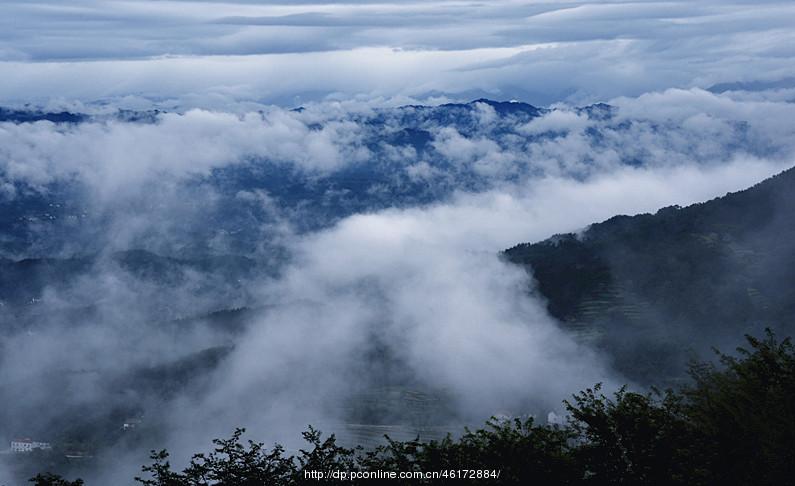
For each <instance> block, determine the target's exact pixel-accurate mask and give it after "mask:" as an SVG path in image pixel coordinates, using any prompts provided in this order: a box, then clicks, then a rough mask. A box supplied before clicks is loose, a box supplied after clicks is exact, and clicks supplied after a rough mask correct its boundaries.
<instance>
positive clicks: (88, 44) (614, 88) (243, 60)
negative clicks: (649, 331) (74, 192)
mask: <svg viewBox="0 0 795 486" xmlns="http://www.w3.org/2000/svg"><path fill="white" fill-rule="evenodd" d="M0 11H2V15H0V75H2V79H3V83H2V85H0V100H5V101H6V102H7V103H10V102H18V103H20V102H34V101H39V102H51V101H52V100H68V101H74V100H82V101H89V102H96V101H107V100H109V99H118V98H125V99H126V102H127V103H129V104H130V105H131V106H135V105H136V103H138V104H140V103H142V102H144V101H142V99H144V100H148V101H151V100H157V101H158V102H161V103H164V102H170V103H175V104H179V105H183V106H184V105H189V106H199V107H210V108H217V107H219V106H224V105H226V106H228V105H229V104H230V103H231V102H233V101H236V102H241V101H249V102H252V101H255V102H260V103H265V104H279V105H283V106H286V107H290V106H296V105H300V104H302V103H306V102H308V101H317V100H322V99H350V98H352V97H358V98H363V99H369V100H379V101H380V102H381V103H388V102H390V100H391V102H393V103H396V102H397V103H399V102H401V101H405V100H407V99H420V100H428V99H431V100H432V99H435V98H438V99H444V98H453V99H466V98H474V97H479V96H488V97H491V98H498V99H513V98H515V99H520V100H522V101H527V102H530V103H535V104H540V105H546V104H550V103H554V102H559V101H566V102H571V103H575V104H576V103H580V104H584V103H589V102H593V101H605V100H608V99H611V98H614V97H616V96H622V95H623V96H637V95H639V94H642V93H645V92H648V91H655V90H661V89H666V88H672V87H679V88H693V87H700V88H708V87H710V86H713V85H715V84H720V83H732V82H752V81H760V80H762V81H780V80H789V81H788V84H789V85H790V87H791V85H792V84H795V83H794V82H792V80H791V78H792V77H793V76H795V68H794V67H793V63H792V62H791V61H792V59H793V56H794V55H795V31H793V29H792V28H791V26H792V25H794V24H795V4H793V3H792V2H788V1H772V0H732V1H722V0H697V1H681V0H671V1H666V2H661V1H517V0H495V1H489V2H484V1H480V2H478V1H458V0H449V1H446V0H442V1H440V0H432V1H423V2H414V1H407V2H395V1H388V0H384V1H378V2H370V1H348V2H330V1H300V0H299V1H287V0H285V1H278V2H254V1H236V2H231V1H228V2H210V1H180V0H171V1H159V0H154V1H153V0H148V1H143V0H125V1H117V0H110V1H98V0H76V1H69V2H63V1H46V0H34V1H16V0H4V1H3V2H0Z"/></svg>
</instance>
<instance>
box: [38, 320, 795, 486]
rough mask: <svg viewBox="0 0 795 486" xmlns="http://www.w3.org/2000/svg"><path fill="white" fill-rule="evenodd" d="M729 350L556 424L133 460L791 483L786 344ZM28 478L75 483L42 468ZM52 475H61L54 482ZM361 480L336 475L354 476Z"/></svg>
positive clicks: (224, 445) (221, 469) (251, 475)
mask: <svg viewBox="0 0 795 486" xmlns="http://www.w3.org/2000/svg"><path fill="white" fill-rule="evenodd" d="M747 340H748V344H749V348H748V349H743V348H741V349H738V355H737V356H729V355H725V354H719V365H714V364H705V363H697V364H694V365H693V366H692V368H691V375H692V378H693V382H692V384H691V385H689V386H687V387H684V388H682V389H680V390H677V391H674V390H667V391H664V392H661V391H658V390H652V391H651V392H650V393H645V394H643V393H636V392H631V391H628V390H627V389H626V388H622V389H620V390H618V391H617V392H615V393H614V394H612V395H611V396H607V395H605V394H603V393H602V387H601V385H596V386H595V387H593V388H590V389H587V390H584V391H582V392H579V393H577V394H575V395H574V396H573V397H572V399H571V400H570V401H567V402H565V404H566V407H567V409H568V412H569V423H568V425H566V426H557V425H537V424H536V423H535V422H534V420H533V419H532V418H527V419H513V420H496V419H492V420H490V421H489V422H488V423H487V424H486V427H485V428H483V429H480V430H476V431H471V430H468V429H467V430H466V431H465V433H464V434H463V435H462V436H461V437H460V438H457V439H454V438H452V437H451V436H448V437H447V438H445V439H443V440H441V441H434V442H430V443H423V442H420V441H419V440H412V441H406V442H401V441H395V440H391V439H390V438H389V437H387V443H386V444H385V445H382V446H379V447H377V448H375V449H373V450H369V451H364V450H363V449H361V448H357V449H347V448H344V447H341V446H339V445H338V444H337V442H336V439H335V437H334V435H331V436H329V437H327V438H326V439H323V438H322V436H321V433H320V431H318V430H315V429H313V428H311V427H310V428H309V430H308V431H307V432H305V433H304V434H303V435H304V439H305V440H306V441H307V443H308V445H309V447H307V448H306V449H301V450H300V451H299V452H298V454H297V455H288V454H287V453H286V452H285V449H284V448H283V447H281V446H280V445H276V446H274V447H273V448H272V449H267V448H265V447H264V445H263V444H262V443H258V442H253V441H247V442H246V443H245V444H244V443H243V442H242V440H241V437H242V434H243V433H244V430H243V429H237V430H236V431H235V432H234V434H232V436H231V437H230V438H229V439H223V440H215V441H214V443H215V446H216V447H215V449H214V450H213V452H211V453H209V454H207V455H205V454H196V455H194V456H193V458H192V459H191V461H190V463H189V465H188V466H187V467H186V468H185V469H183V470H182V471H181V472H177V471H174V470H173V469H172V467H171V465H170V463H169V461H168V459H169V455H168V452H166V451H165V450H163V451H153V452H152V455H151V459H152V463H151V464H150V465H148V466H144V467H143V468H142V470H143V472H144V473H145V474H146V476H147V477H146V478H136V481H138V482H139V483H140V484H142V485H144V486H248V485H251V486H253V485H261V484H268V485H298V484H311V483H314V484H326V483H329V482H333V481H329V480H328V478H326V479H325V480H324V481H318V479H317V477H314V478H313V477H309V474H308V472H309V471H322V472H324V473H328V472H329V471H334V470H336V471H345V472H348V473H350V472H366V471H378V470H380V471H401V472H433V471H448V472H454V471H462V470H491V471H495V470H497V471H499V478H490V479H450V478H444V477H443V478H442V479H411V480H395V481H392V482H391V483H392V484H447V483H450V484H453V483H454V484H484V482H486V483H491V484H517V485H518V484H528V483H530V482H532V483H534V484H543V485H581V484H583V485H585V484H587V485H597V486H598V485H614V484H627V485H649V486H656V485H685V484H686V485H705V486H706V485H716V486H717V485H735V484H737V485H748V484H762V485H773V484H775V485H788V484H795V474H794V473H795V470H794V469H793V468H795V348H794V347H793V345H792V342H791V341H790V340H789V339H785V340H783V341H778V340H776V338H775V336H774V335H773V333H772V332H770V331H768V333H767V335H766V337H765V338H764V339H756V338H753V337H747ZM31 481H34V482H35V484H36V485H41V486H45V485H52V486H79V485H81V484H82V482H80V481H79V480H77V481H76V482H68V481H64V480H62V479H60V478H58V477H56V476H52V475H44V476H42V475H39V476H37V477H36V478H34V479H33V480H31ZM59 481H60V482H59ZM371 481H372V480H368V479H362V480H360V481H358V480H355V481H351V480H350V479H348V480H346V481H344V482H345V483H347V484H365V483H369V482H371Z"/></svg>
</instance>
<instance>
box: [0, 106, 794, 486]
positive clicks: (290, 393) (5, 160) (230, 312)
mask: <svg viewBox="0 0 795 486" xmlns="http://www.w3.org/2000/svg"><path fill="white" fill-rule="evenodd" d="M610 105H611V106H613V107H614V108H612V109H611V110H616V111H615V112H614V113H613V114H611V115H609V116H608V115H606V114H605V113H604V110H606V108H594V109H592V112H590V113H589V112H588V111H584V110H580V109H578V108H576V107H570V106H556V107H553V108H551V109H549V110H544V111H542V112H540V113H539V114H537V115H532V116H530V115H528V116H529V118H527V119H522V118H521V116H523V115H516V114H505V113H500V112H498V111H497V110H496V109H495V108H494V107H493V106H491V105H489V104H486V103H474V104H472V105H466V108H455V107H454V108H451V109H458V110H461V113H462V114H461V115H460V116H459V117H458V118H456V119H455V121H452V122H451V121H444V120H442V121H439V119H437V118H434V117H432V116H427V117H425V115H423V114H422V112H421V110H418V109H416V108H407V109H402V110H403V111H400V110H398V109H394V108H392V107H377V106H372V104H370V103H350V104H345V103H342V104H340V103H333V102H332V103H326V104H324V103H320V104H314V105H309V106H308V107H307V108H306V109H305V110H304V111H289V110H284V109H281V108H277V107H270V108H268V109H267V110H265V111H261V112H253V113H247V114H238V113H235V114H233V113H220V112H215V111H208V110H191V111H187V112H184V113H179V112H177V113H167V114H161V113H156V114H154V115H151V114H150V115H151V116H150V117H148V118H147V119H146V120H144V121H128V120H123V119H119V118H118V117H116V116H115V115H113V116H111V115H108V114H107V113H109V112H108V111H107V110H106V111H105V112H104V113H103V112H97V113H95V114H93V115H91V116H92V117H93V118H90V119H89V120H88V121H86V122H83V123H78V124H72V125H68V124H56V123H51V122H46V121H40V122H35V123H12V122H6V123H2V124H0V140H1V141H2V142H3V143H2V144H0V147H2V148H0V164H1V165H0V174H2V182H3V185H2V187H3V188H4V189H3V193H2V194H3V196H2V197H3V198H4V199H3V203H4V204H5V205H6V207H8V208H17V207H18V206H15V204H16V205H22V207H23V209H22V210H21V211H23V214H24V215H26V217H27V218H28V219H24V220H20V221H22V222H21V223H18V229H19V235H16V236H14V235H9V236H7V237H6V240H5V241H4V245H3V247H2V251H3V256H4V257H5V258H6V259H5V260H3V264H4V265H7V268H8V269H9V270H8V271H9V272H11V271H12V269H14V268H18V267H17V266H18V265H20V264H21V263H20V262H25V261H28V262H36V263H29V264H30V265H31V267H30V268H34V269H35V272H34V271H33V270H26V271H27V272H29V273H27V275H29V276H30V275H38V276H39V277H40V278H39V280H35V279H31V280H30V282H26V283H25V285H22V286H16V285H15V284H14V283H13V282H11V283H9V282H5V285H6V287H4V288H5V291H4V292H5V293H4V295H3V298H2V305H3V309H4V310H7V312H5V313H4V314H3V317H2V323H3V325H4V327H3V334H2V341H0V351H1V354H0V393H2V395H3V396H4V397H12V396H15V397H18V399H16V400H14V401H12V405H11V406H9V407H7V408H6V410H5V411H4V412H3V414H2V429H0V438H2V439H10V437H11V436H16V435H23V436H24V435H36V437H43V438H45V439H50V440H58V439H60V437H69V436H79V437H82V438H83V440H84V441H85V442H88V443H90V442H91V441H92V440H96V441H105V440H107V437H103V438H96V437H94V438H91V437H93V435H92V434H95V432H85V431H81V430H79V429H80V428H81V427H86V428H88V427H89V424H93V425H94V426H96V424H100V426H99V428H100V429H103V428H104V429H103V430H112V431H113V432H112V433H110V436H112V437H113V443H112V445H111V446H110V447H109V448H107V449H106V450H104V451H102V452H100V453H97V454H96V457H94V458H93V461H94V462H93V463H92V464H93V466H92V467H91V468H90V469H89V470H86V471H81V474H82V475H83V477H84V478H86V479H87V480H88V481H90V482H93V483H95V484H126V483H127V482H129V480H130V479H129V478H132V477H133V476H134V475H135V474H136V473H137V472H138V470H139V466H140V464H143V463H145V462H146V456H147V452H148V450H149V449H151V448H163V447H168V448H169V449H170V450H171V451H172V452H173V454H174V457H188V455H189V454H190V453H192V452H196V451H197V450H199V449H200V448H201V447H202V445H204V444H209V441H210V439H212V438H215V437H222V436H225V435H228V434H229V433H231V432H232V431H233V430H234V428H235V427H246V428H247V430H248V433H249V435H250V436H251V437H252V438H256V439H258V440H262V441H265V442H266V443H269V444H272V443H273V442H276V441H278V442H280V443H283V444H285V445H286V446H287V447H288V448H296V447H297V446H298V445H299V444H300V442H299V439H300V431H301V430H304V429H305V428H306V426H307V425H309V424H312V425H316V426H318V427H320V428H321V429H322V430H324V432H329V433H333V432H338V433H340V436H341V437H342V438H345V427H346V425H350V424H367V423H370V424H373V423H376V422H377V424H378V425H401V426H404V427H406V428H407V429H408V430H409V431H411V432H412V433H413V432H415V431H417V432H418V433H422V434H433V433H438V431H439V430H446V431H450V432H453V433H456V432H457V431H461V430H462V429H463V427H464V426H465V425H479V424H481V423H482V422H483V421H484V420H486V419H488V418H489V417H490V416H491V415H495V414H500V415H508V416H522V415H528V414H531V415H535V416H537V417H540V418H542V419H544V418H545V417H546V416H547V413H548V412H550V411H556V412H558V413H562V412H561V409H562V405H561V401H562V400H563V399H566V398H567V397H569V396H570V394H571V393H573V392H575V391H577V390H580V389H583V388H585V387H589V386H592V385H594V384H595V383H604V384H605V388H606V389H607V390H611V389H615V388H617V387H619V386H621V385H623V384H625V383H627V379H626V377H623V376H621V375H620V374H619V373H617V372H616V371H615V370H613V369H611V367H610V361H609V359H608V358H607V357H606V356H604V355H602V354H600V352H599V350H597V349H594V348H593V347H591V346H589V344H588V343H585V342H581V341H580V340H578V339H577V338H576V336H574V335H572V334H571V333H569V332H567V331H566V330H565V329H564V328H563V327H562V326H561V325H560V323H558V322H556V320H555V319H554V318H552V317H551V316H550V315H549V314H548V313H547V311H546V303H545V301H544V300H543V298H542V297H541V296H540V295H539V294H538V292H536V291H534V290H533V288H534V283H533V279H532V275H531V274H527V273H526V272H525V271H524V270H523V269H522V268H520V267H517V266H515V265H512V264H510V263H508V262H506V261H504V260H503V259H501V257H500V255H499V253H500V251H502V250H504V249H506V248H509V247H511V246H513V245H515V244H517V243H520V242H535V241H540V240H543V239H546V238H548V237H550V236H552V235H554V234H557V233H564V232H577V231H580V230H583V229H584V228H586V227H587V226H588V225H589V224H591V223H594V222H599V221H602V220H604V219H607V218H609V217H611V216H613V215H615V214H637V213H644V212H654V211H656V210H657V209H659V208H661V207H665V206H670V205H674V204H677V205H687V204H691V203H695V202H700V201H705V200H708V199H711V198H714V197H717V196H721V195H723V194H725V193H726V192H729V191H736V190H740V189H743V188H746V187H748V186H750V185H753V184H755V183H757V182H759V181H761V180H763V179H765V178H766V177H769V176H771V175H773V174H775V173H777V172H780V171H781V170H783V169H785V168H788V167H790V166H792V164H793V157H792V156H793V145H792V140H793V138H792V131H793V127H792V126H791V124H787V123H783V122H782V121H784V120H787V119H791V118H790V117H791V116H792V115H793V113H792V110H793V108H792V105H791V104H788V103H784V102H777V101H771V100H768V99H763V100H759V99H752V100H748V99H735V98H732V97H730V96H728V95H716V94H713V93H708V92H706V91H702V90H669V91H664V92H656V93H649V94H646V95H643V96H640V97H638V98H621V99H616V100H614V101H612V102H611V103H610ZM437 109H448V108H443V107H442V108H439V107H437ZM110 113H113V112H110ZM418 113H419V114H418ZM412 117H418V118H412ZM423 117H425V118H423ZM374 119H377V120H379V122H381V124H380V125H376V126H375V127H374V126H373V122H372V120H374ZM407 120H408V121H407ZM408 128H412V129H416V130H423V131H425V132H427V133H428V134H429V135H428V140H427V142H426V143H425V145H422V146H420V145H419V144H415V143H413V142H411V141H409V142H405V141H401V140H402V139H390V138H389V137H388V136H389V135H391V134H400V133H403V132H404V131H405V130H407V129H408ZM390 140H391V141H390ZM268 167H270V168H273V167H276V168H277V169H278V170H279V171H281V173H287V174H290V177H292V179H290V182H291V184H293V185H292V186H290V187H291V189H290V190H286V191H283V192H278V191H277V190H275V189H274V188H273V187H272V186H268V185H267V181H269V180H270V179H269V178H270V177H272V174H273V173H274V172H268V170H271V169H268ZM362 168H364V169H366V170H370V171H372V172H373V173H375V176H373V175H371V176H369V177H370V179H366V182H365V183H363V185H362V186H361V187H360V186H353V185H348V186H345V185H344V184H343V182H345V181H348V180H350V179H352V180H355V181H359V179H356V178H355V177H353V176H350V174H351V173H354V174H360V173H358V172H355V171H356V170H364V169H362ZM238 170H242V171H244V172H243V176H241V177H240V178H239V179H236V178H235V177H236V174H237V172H236V171H238ZM258 170H259V171H262V172H257V171H258ZM250 174H259V175H258V177H261V179H260V181H263V180H264V181H265V182H263V183H261V184H260V183H258V184H260V185H258V184H253V183H252V184H250V185H248V186H247V185H242V186H241V185H239V184H238V181H239V180H246V181H248V180H250V179H248V178H249V176H250ZM263 174H264V175H263ZM384 174H386V175H387V176H388V177H382V176H383V175H384ZM343 175H344V178H343ZM335 177H338V178H339V179H335ZM357 177H359V176H357ZM229 181H232V182H229ZM295 181H298V182H295ZM340 181H343V182H340ZM299 187H302V188H309V189H306V190H307V191H309V192H307V193H301V194H299V195H298V196H296V192H294V191H299V189H296V188H299ZM418 188H419V189H418ZM291 191H292V192H291ZM311 191H316V192H311ZM422 191H425V192H422ZM418 194H419V195H418ZM31 200H35V201H39V200H43V201H44V202H45V203H46V204H50V206H46V204H45V206H46V207H47V208H48V209H46V211H47V212H46V214H48V215H52V216H53V219H52V220H45V218H43V217H42V215H43V214H44V213H42V212H41V211H39V210H38V209H36V208H34V209H28V208H29V206H27V204H29V201H31ZM385 201H386V202H385ZM53 204H60V205H61V206H59V208H62V209H57V208H55V207H54V206H52V205H53ZM9 211H10V209H9ZM24 211H27V212H24ZM59 211H60V212H59ZM34 215H35V216H36V217H35V218H34V217H33V216H34ZM73 216H74V217H73ZM48 221H50V222H48ZM307 221H309V222H311V223H307ZM42 256H48V257H50V258H53V257H57V258H53V259H52V260H47V261H44V259H41V261H39V260H40V257H42ZM25 258H30V259H31V260H24V259H25ZM42 262H43V263H42ZM15 271H16V270H15ZM8 275H13V274H11V273H9V274H8ZM9 278H11V277H9ZM9 289H10V290H9ZM32 358H33V359H32ZM20 391H23V392H24V393H22V394H20ZM393 392H394V393H393ZM404 392H411V393H416V394H419V396H421V397H423V400H425V402H423V403H426V402H427V404H428V405H427V407H426V408H425V409H424V410H423V412H422V414H421V417H420V416H419V415H417V414H416V413H414V411H412V410H410V409H407V408H406V406H405V403H404V402H403V401H401V399H400V398H394V396H398V397H399V396H401V395H400V394H401V393H404ZM395 393H396V394H397V395H394V394H395ZM373 397H375V398H373ZM418 417H419V418H418ZM128 418H140V420H141V421H142V424H141V425H140V426H139V428H138V429H137V430H136V434H135V435H134V436H133V435H131V434H126V435H125V434H122V433H120V432H118V429H120V428H121V426H122V423H123V422H124V421H125V420H127V419H128ZM56 434H57V435H58V437H51V436H52V435H56ZM96 435H98V436H102V435H103V433H98V434H96ZM86 436H88V437H89V438H88V439H86V438H85V437H86ZM74 447H75V448H77V449H79V448H81V447H86V446H85V445H75V446H74ZM177 462H178V460H177ZM0 479H3V480H7V481H11V479H5V478H4V477H3V476H0Z"/></svg>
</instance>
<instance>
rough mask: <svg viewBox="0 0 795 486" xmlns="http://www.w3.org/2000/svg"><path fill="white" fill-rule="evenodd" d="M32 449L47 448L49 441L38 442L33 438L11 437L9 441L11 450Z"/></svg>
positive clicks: (49, 447) (28, 450) (49, 446)
mask: <svg viewBox="0 0 795 486" xmlns="http://www.w3.org/2000/svg"><path fill="white" fill-rule="evenodd" d="M34 449H41V450H49V449H52V445H50V443H49V442H38V441H35V440H33V439H13V440H12V441H11V452H32V451H33V450H34Z"/></svg>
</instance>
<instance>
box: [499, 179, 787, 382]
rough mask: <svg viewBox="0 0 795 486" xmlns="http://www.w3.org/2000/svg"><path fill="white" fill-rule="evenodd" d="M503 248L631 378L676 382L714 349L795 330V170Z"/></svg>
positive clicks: (563, 316) (571, 325)
mask: <svg viewBox="0 0 795 486" xmlns="http://www.w3.org/2000/svg"><path fill="white" fill-rule="evenodd" d="M504 256H505V257H506V258H507V259H508V260H509V261H511V262H514V263H516V264H519V265H523V266H524V267H526V268H527V270H528V271H529V272H530V273H531V274H532V275H533V277H534V279H535V282H536V287H535V288H534V289H533V291H534V292H537V293H538V294H540V295H541V296H543V297H544V299H546V302H547V307H548V309H549V312H550V313H551V314H552V315H553V316H555V317H556V318H558V319H560V320H561V321H562V322H563V323H564V325H565V326H566V327H567V328H568V329H570V330H572V331H574V332H575V333H577V334H578V335H579V336H580V337H581V338H582V339H586V340H590V341H592V342H595V343H596V344H597V345H599V346H602V347H604V348H606V349H608V350H609V351H610V353H609V355H610V356H612V357H613V359H614V362H615V364H616V366H617V367H618V368H619V369H620V370H621V371H623V372H624V373H625V374H627V375H628V376H629V377H631V378H634V379H637V380H640V381H654V380H659V379H660V377H661V373H662V377H663V378H664V379H669V380H673V379H675V378H677V377H679V376H681V374H682V371H683V368H682V366H683V364H684V362H685V361H686V360H687V358H688V357H690V356H693V355H694V354H695V353H701V354H703V353H705V352H707V351H708V348H709V346H719V347H721V348H723V350H731V349H733V347H734V345H736V344H739V343H738V342H736V340H737V339H738V338H739V337H740V336H741V335H742V334H743V333H753V334H756V335H759V334H760V333H761V331H762V329H763V328H765V327H771V328H773V329H774V330H775V329H777V330H779V331H780V332H782V333H783V334H785V335H792V334H793V333H795V169H790V170H788V171H786V172H784V173H782V174H780V175H778V176H775V177H773V178H771V179H769V180H766V181H764V182H762V183H760V184H758V185H756V186H754V187H752V188H750V189H747V190H745V191H741V192H737V193H731V194H727V195H726V196H724V197H720V198H717V199H714V200H712V201H709V202H705V203H702V204H695V205H693V206H689V207H686V208H680V207H676V206H674V207H668V208H664V209H661V210H659V211H658V212H657V213H656V214H641V215H637V216H616V217H613V218H611V219H609V220H607V221H605V222H603V223H599V224H594V225H592V226H590V227H589V228H587V229H586V230H585V231H583V232H582V233H579V234H563V235H556V236H554V237H552V238H550V239H548V240H545V241H542V242H540V243H535V244H528V243H525V244H520V245H517V246H515V247H513V248H511V249H509V250H506V251H505V252H504ZM666 377H667V378H666ZM663 381H664V380H663Z"/></svg>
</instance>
